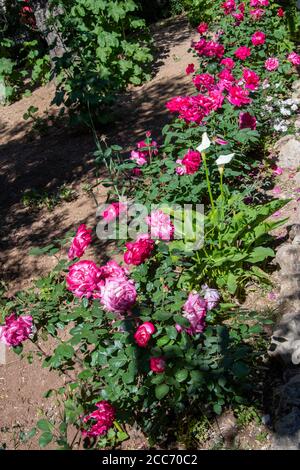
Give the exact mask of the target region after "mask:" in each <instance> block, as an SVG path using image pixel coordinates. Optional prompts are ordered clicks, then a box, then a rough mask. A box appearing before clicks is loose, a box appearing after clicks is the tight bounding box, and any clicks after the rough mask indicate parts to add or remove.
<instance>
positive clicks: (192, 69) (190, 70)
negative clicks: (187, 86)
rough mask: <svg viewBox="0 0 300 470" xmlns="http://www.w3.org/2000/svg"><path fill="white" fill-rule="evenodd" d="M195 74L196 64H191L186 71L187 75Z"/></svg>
mask: <svg viewBox="0 0 300 470" xmlns="http://www.w3.org/2000/svg"><path fill="white" fill-rule="evenodd" d="M194 72H195V65H194V64H189V65H188V66H187V68H186V69H185V73H186V74H187V75H190V74H191V73H194Z"/></svg>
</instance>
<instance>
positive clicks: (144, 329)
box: [134, 322, 156, 348]
mask: <svg viewBox="0 0 300 470" xmlns="http://www.w3.org/2000/svg"><path fill="white" fill-rule="evenodd" d="M155 331H156V329H155V326H154V325H153V323H150V322H145V323H143V324H142V325H140V326H139V327H138V329H137V330H136V332H135V334H134V340H135V342H136V343H137V345H138V346H140V347H141V348H146V347H147V345H148V343H149V341H150V339H151V336H152V335H153V333H155Z"/></svg>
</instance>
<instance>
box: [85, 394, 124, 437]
mask: <svg viewBox="0 0 300 470" xmlns="http://www.w3.org/2000/svg"><path fill="white" fill-rule="evenodd" d="M96 408H97V410H95V411H93V412H92V413H90V414H88V415H87V416H85V417H84V418H83V422H84V423H85V424H86V425H87V426H89V429H82V435H83V436H84V437H97V436H103V435H104V434H107V432H108V430H109V429H110V428H111V427H112V426H113V424H114V420H115V417H116V411H115V408H114V407H113V406H112V405H111V404H110V403H109V402H108V401H105V400H102V401H99V402H98V403H96Z"/></svg>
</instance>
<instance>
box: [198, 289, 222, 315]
mask: <svg viewBox="0 0 300 470" xmlns="http://www.w3.org/2000/svg"><path fill="white" fill-rule="evenodd" d="M202 292H203V297H204V300H206V302H207V310H212V309H213V308H216V307H217V306H218V304H219V302H220V293H219V291H218V290H217V289H211V288H210V287H208V285H207V284H204V285H203V286H202Z"/></svg>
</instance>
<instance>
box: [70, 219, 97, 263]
mask: <svg viewBox="0 0 300 470" xmlns="http://www.w3.org/2000/svg"><path fill="white" fill-rule="evenodd" d="M91 233H92V230H91V229H87V227H86V225H85V224H81V225H79V227H78V230H77V232H76V235H75V237H74V238H73V241H72V244H71V246H70V248H69V252H68V257H69V259H74V258H80V257H81V256H82V255H83V254H84V252H85V250H86V248H87V247H88V246H89V244H90V243H91V241H92V235H91Z"/></svg>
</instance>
